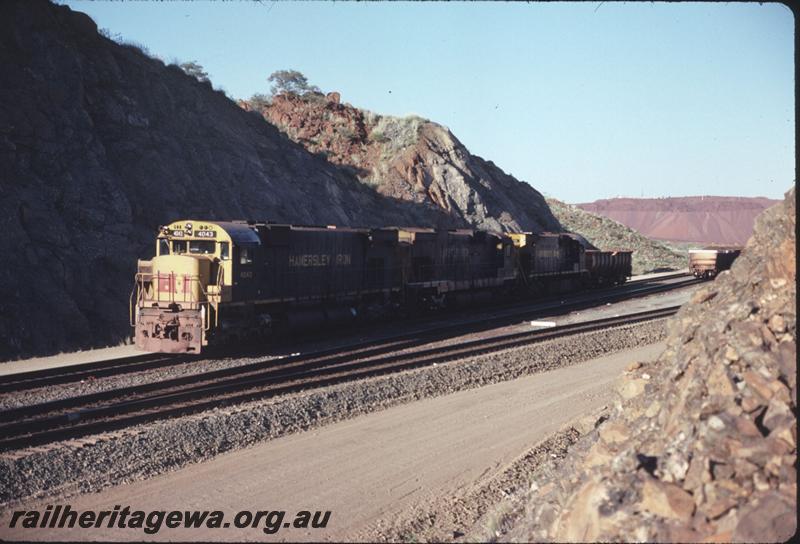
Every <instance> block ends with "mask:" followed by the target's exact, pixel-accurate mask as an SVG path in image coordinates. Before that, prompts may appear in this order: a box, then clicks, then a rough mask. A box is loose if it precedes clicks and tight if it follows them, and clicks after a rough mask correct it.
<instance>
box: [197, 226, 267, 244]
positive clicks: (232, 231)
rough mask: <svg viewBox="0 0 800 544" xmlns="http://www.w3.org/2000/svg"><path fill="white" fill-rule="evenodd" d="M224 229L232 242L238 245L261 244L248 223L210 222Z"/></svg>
mask: <svg viewBox="0 0 800 544" xmlns="http://www.w3.org/2000/svg"><path fill="white" fill-rule="evenodd" d="M209 223H214V224H215V225H217V226H219V227H221V228H223V229H224V230H225V232H227V233H228V236H230V237H231V240H232V241H233V242H235V243H237V244H260V243H261V239H260V238H259V237H258V234H257V233H256V231H254V230H253V229H252V228H251V227H250V225H248V224H247V223H233V222H230V221H209Z"/></svg>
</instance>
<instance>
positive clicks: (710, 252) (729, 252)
mask: <svg viewBox="0 0 800 544" xmlns="http://www.w3.org/2000/svg"><path fill="white" fill-rule="evenodd" d="M741 252H742V248H740V247H707V248H704V249H690V250H689V272H691V273H692V275H694V277H695V278H702V279H712V278H714V277H716V276H717V274H719V273H720V272H722V271H723V270H728V269H729V268H730V267H731V265H732V264H733V261H735V260H736V257H738V256H739V254H740V253H741Z"/></svg>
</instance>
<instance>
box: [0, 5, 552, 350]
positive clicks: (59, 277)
mask: <svg viewBox="0 0 800 544" xmlns="http://www.w3.org/2000/svg"><path fill="white" fill-rule="evenodd" d="M0 73H2V74H3V85H2V86H0V228H2V231H3V234H4V236H3V237H2V248H3V253H4V255H6V258H5V259H3V264H2V277H3V281H2V282H0V360H5V359H9V358H13V357H19V356H29V355H34V354H50V353H57V352H59V351H63V350H71V349H77V348H86V347H91V346H101V345H109V344H116V343H119V342H120V341H122V340H123V339H124V338H125V337H126V336H127V335H128V334H129V332H130V328H129V326H128V297H129V294H130V290H131V287H132V283H133V274H134V272H135V266H136V260H137V258H147V257H149V256H150V255H152V252H153V247H154V241H153V236H154V234H155V232H156V229H157V227H158V226H159V225H161V224H165V223H167V222H170V221H173V220H176V219H180V218H182V217H203V218H210V219H237V218H241V219H271V220H276V221H286V222H294V223H306V224H309V223H311V224H320V223H322V224H339V225H386V224H395V225H419V226H440V227H456V226H469V225H470V224H472V225H484V224H486V225H489V224H497V221H500V222H502V221H501V220H500V218H501V216H502V217H505V216H503V215H502V213H500V214H499V215H497V218H498V219H497V221H495V220H494V219H492V218H493V217H495V216H493V215H492V214H493V213H494V211H493V209H492V210H488V211H485V210H484V209H483V208H480V207H477V208H476V209H475V211H474V212H470V213H466V212H464V211H463V209H462V208H460V207H458V206H454V207H453V206H451V207H449V208H448V207H447V206H445V207H441V206H438V205H437V204H435V203H432V202H424V201H419V200H414V199H412V200H408V199H403V198H400V197H396V196H397V195H385V194H381V193H379V192H378V191H376V189H375V188H374V187H371V186H369V185H367V184H364V183H363V182H361V181H360V180H359V179H358V178H357V176H356V175H355V174H354V172H353V170H352V169H350V168H344V167H342V166H340V165H337V164H336V163H335V162H331V161H329V160H327V159H326V158H325V157H324V156H321V155H315V154H313V153H309V152H308V151H307V150H306V149H305V148H304V147H303V146H301V145H298V144H297V143H295V142H292V141H291V140H290V139H289V138H287V137H286V136H285V135H283V134H281V133H280V132H279V131H278V130H277V129H276V128H275V127H274V126H273V125H271V124H269V123H267V122H265V121H264V119H263V118H262V117H261V116H260V115H256V114H253V113H248V112H247V111H244V110H243V109H242V108H241V107H239V106H238V105H237V104H236V103H234V102H233V101H231V100H230V99H229V98H228V97H227V96H225V94H224V93H223V92H221V91H215V90H213V89H212V88H211V85H210V84H208V83H201V82H199V81H197V80H196V79H194V78H192V77H189V76H187V75H186V74H184V73H183V71H182V70H181V69H180V68H178V67H177V66H172V65H170V66H167V65H165V64H164V63H163V62H161V61H160V60H157V59H153V58H151V57H149V56H147V55H146V54H143V53H142V51H140V50H139V49H138V48H137V47H135V46H130V45H120V44H118V43H116V42H114V41H111V40H109V39H107V38H105V37H103V36H101V35H100V34H98V32H97V27H96V25H95V23H94V22H93V21H92V20H91V19H90V18H89V17H88V16H86V15H85V14H82V13H79V12H73V11H72V10H70V9H69V8H68V7H66V6H55V5H52V4H49V3H48V2H45V1H38V0H32V1H6V2H2V3H0ZM485 167H486V168H489V169H491V167H490V166H485ZM516 183H517V184H518V182H516ZM523 185H524V184H523ZM516 187H517V186H516V185H514V184H513V183H512V184H507V185H499V186H497V187H495V188H494V192H495V194H496V195H500V196H502V195H505V196H502V198H504V199H506V200H514V199H515V197H514V195H513V194H507V193H506V192H508V191H514V190H516V189H515V188H516ZM526 187H527V185H526ZM526 190H527V191H528V193H531V194H532V193H535V191H533V189H530V188H529V187H528V189H526ZM536 194H538V193H536ZM500 196H498V198H500ZM509 213H510V214H515V213H517V214H521V215H519V217H517V218H514V217H513V216H509V217H511V218H510V219H508V221H507V222H511V223H514V222H516V223H515V224H517V225H519V226H520V227H524V228H533V227H536V226H548V227H553V226H556V225H557V222H555V220H554V219H553V218H552V215H551V214H550V212H549V210H548V209H547V206H546V205H545V204H544V202H543V201H542V202H541V205H540V206H539V207H538V208H536V209H535V210H533V211H530V210H525V214H526V215H522V211H520V210H518V209H510V211H509ZM493 221H494V222H493Z"/></svg>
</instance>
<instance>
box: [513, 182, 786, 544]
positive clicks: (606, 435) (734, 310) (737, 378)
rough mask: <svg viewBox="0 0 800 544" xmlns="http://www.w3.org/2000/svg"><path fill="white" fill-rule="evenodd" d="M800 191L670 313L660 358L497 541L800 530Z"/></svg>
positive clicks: (632, 379) (724, 537)
mask: <svg viewBox="0 0 800 544" xmlns="http://www.w3.org/2000/svg"><path fill="white" fill-rule="evenodd" d="M795 255H796V250H795V197H794V189H792V190H791V191H790V192H789V193H787V196H786V199H785V201H784V202H783V203H782V204H780V205H779V206H776V207H774V208H771V209H770V210H768V211H766V212H764V214H762V215H761V216H760V217H759V219H758V221H757V223H756V230H755V234H754V236H753V238H751V240H750V241H749V243H748V245H747V248H746V250H745V251H744V252H743V253H742V255H741V257H740V258H739V259H738V260H737V262H736V263H735V264H734V266H733V268H732V269H731V271H730V272H725V273H723V274H722V275H720V276H719V277H718V278H717V279H716V280H715V281H714V282H713V283H709V284H708V285H707V286H706V287H704V288H702V289H700V290H699V291H698V292H697V293H696V294H695V296H694V297H693V299H692V302H691V303H690V304H687V305H685V306H684V308H683V309H682V310H681V311H680V312H679V314H678V315H677V316H676V317H675V318H674V319H673V320H672V321H671V324H670V340H669V342H668V347H667V349H666V350H665V352H664V353H663V354H662V356H661V357H660V358H659V360H658V361H657V362H656V363H653V364H650V365H642V364H640V363H632V364H631V365H630V367H629V368H628V372H626V375H625V377H624V378H623V379H622V380H621V381H620V383H619V387H618V392H619V401H618V403H617V405H616V406H615V407H614V409H613V412H612V413H611V416H610V417H609V419H608V420H607V421H604V422H602V423H600V422H599V426H598V427H597V429H596V430H595V431H593V432H592V433H590V434H588V435H587V436H586V437H585V438H584V439H583V440H581V441H580V442H579V443H578V444H577V445H576V447H575V449H574V451H573V454H572V455H570V456H569V457H568V458H567V459H566V461H565V462H564V463H563V464H562V465H561V466H560V467H559V468H558V469H557V470H555V471H553V472H551V473H549V474H548V476H547V477H546V478H545V479H542V480H541V481H537V482H535V483H534V485H533V486H532V487H533V489H535V490H536V491H534V492H532V493H531V496H530V497H529V503H528V504H529V506H528V512H527V515H526V519H525V520H524V521H523V522H521V523H519V524H518V525H517V526H516V527H515V528H514V529H512V530H510V531H509V533H508V534H506V535H505V536H504V537H503V538H507V537H510V538H511V539H521V540H551V539H555V540H558V541H608V540H612V541H618V540H622V541H633V540H637V541H641V540H655V541H700V540H703V541H711V542H717V541H730V540H734V541H783V540H786V539H788V538H790V537H791V535H793V534H794V532H795V530H796V525H797V522H796V507H797V501H796V494H797V430H796V429H797V421H796V412H797V383H796V372H797V367H796V285H795V275H796V271H795Z"/></svg>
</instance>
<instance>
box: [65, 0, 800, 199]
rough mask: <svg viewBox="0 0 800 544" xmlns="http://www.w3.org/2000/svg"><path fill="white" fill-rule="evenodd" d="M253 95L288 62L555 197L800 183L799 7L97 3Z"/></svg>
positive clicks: (747, 192) (118, 30)
mask: <svg viewBox="0 0 800 544" xmlns="http://www.w3.org/2000/svg"><path fill="white" fill-rule="evenodd" d="M61 3H66V4H68V5H70V6H71V7H72V8H73V9H76V10H79V11H83V12H85V13H88V14H89V15H90V16H91V17H92V18H93V19H94V20H95V21H96V22H97V24H98V26H99V27H101V28H107V29H108V30H109V31H110V32H111V33H112V34H119V35H120V36H121V38H122V39H123V40H128V41H135V42H139V43H142V44H144V45H145V46H146V47H147V48H148V49H149V50H150V52H151V53H152V54H155V55H158V56H160V57H162V58H163V59H165V60H166V61H168V62H169V61H170V60H172V59H173V58H177V59H179V60H181V61H185V60H197V61H198V62H199V63H200V64H202V65H203V66H204V67H205V69H206V70H207V71H208V72H209V74H210V76H211V80H212V82H213V83H214V86H215V87H218V88H220V87H221V88H224V89H225V90H226V91H227V93H228V94H229V95H230V96H233V97H236V98H247V97H249V96H251V95H252V94H253V93H256V92H264V93H266V92H268V90H269V84H268V83H267V81H266V80H267V77H268V76H269V74H270V73H272V72H273V71H275V70H280V69H289V68H291V69H296V70H300V71H301V72H303V73H304V74H305V75H306V76H307V77H308V79H309V81H310V82H311V83H313V84H316V85H318V86H319V87H321V88H322V89H323V90H324V91H332V90H336V91H339V92H341V94H342V100H343V101H345V102H349V103H351V104H353V105H354V106H358V107H361V108H365V109H370V110H373V111H375V112H378V113H382V114H392V115H405V114H411V113H414V114H417V115H421V116H423V117H426V118H428V119H431V120H433V121H436V122H438V123H441V124H443V125H445V126H447V127H448V128H450V130H452V132H453V134H455V136H456V137H457V138H459V139H460V140H461V141H462V142H463V143H464V144H465V145H466V146H467V147H468V148H469V149H470V151H471V152H472V153H474V154H477V155H480V156H482V157H484V158H486V159H489V160H492V161H493V162H494V163H495V164H497V165H498V166H500V167H501V168H503V169H504V170H505V171H506V172H509V173H511V174H513V175H514V176H516V177H517V178H519V179H521V180H524V181H527V182H529V183H531V184H532V185H533V186H534V187H536V188H537V189H539V190H540V191H542V192H543V193H545V194H547V195H550V196H554V197H557V198H560V199H562V200H566V201H567V202H584V201H590V200H594V199H597V198H606V197H612V196H645V197H659V196H682V195H700V194H717V195H738V196H768V197H773V198H779V197H780V196H781V195H782V194H783V192H784V191H786V190H787V189H788V188H789V187H790V186H791V185H792V183H793V182H794V177H795V139H794V132H795V129H794V64H793V62H794V61H793V56H794V37H793V32H794V17H793V14H792V13H791V11H790V10H789V9H788V8H787V7H786V6H784V5H782V4H764V5H759V4H757V3H748V4H724V3H602V4H601V3H588V2H587V3H527V4H526V3H413V2H412V3H406V2H397V3H389V2H376V3H363V2H359V3H347V2H329V3H316V2H297V3H294V2H292V3H285V2H266V1H265V2H200V1H195V2H84V1H79V0H78V1H76V0H70V1H65V2H61Z"/></svg>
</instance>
